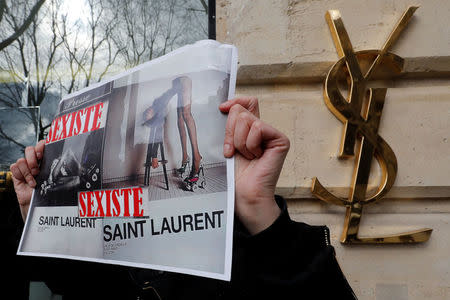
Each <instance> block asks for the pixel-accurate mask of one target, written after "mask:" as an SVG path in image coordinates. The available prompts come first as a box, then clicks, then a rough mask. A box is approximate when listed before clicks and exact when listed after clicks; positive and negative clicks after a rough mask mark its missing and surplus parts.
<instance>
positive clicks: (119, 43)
mask: <svg viewBox="0 0 450 300" xmlns="http://www.w3.org/2000/svg"><path fill="white" fill-rule="evenodd" d="M42 2H43V1H42V0H27V1H14V0H6V2H5V5H6V8H7V9H5V10H4V14H3V18H1V19H0V27H1V28H2V31H1V32H0V108H2V110H1V112H0V114H1V115H0V117H1V119H0V120H1V123H0V132H1V133H2V137H1V140H0V141H1V144H0V147H1V150H2V155H3V154H4V155H3V157H2V158H1V159H2V160H1V163H2V164H9V163H10V162H12V161H14V160H15V159H17V157H20V156H21V155H23V154H22V151H23V150H24V147H25V146H26V145H30V144H34V143H35V141H36V134H37V137H38V138H39V139H43V138H44V137H45V135H46V132H47V130H48V128H49V126H50V124H51V121H52V119H53V116H54V114H55V112H56V108H57V105H58V102H59V99H61V97H63V96H64V95H66V94H68V93H71V92H74V91H76V90H78V89H81V88H83V87H86V86H88V85H90V84H92V83H95V82H98V81H101V80H103V79H106V78H107V77H109V76H111V75H113V74H116V73H118V72H121V71H123V70H125V69H128V68H130V67H133V66H135V65H138V64H140V63H143V62H145V61H148V60H151V59H154V58H156V57H158V56H161V55H164V54H166V53H168V52H170V51H172V50H174V49H176V48H178V47H180V46H183V45H185V44H190V43H193V42H195V41H197V40H201V39H206V38H208V1H206V0H141V1H132V0H126V1H124V0H84V1H73V0H47V1H45V2H43V4H42ZM209 2H214V1H209ZM25 25H26V26H25ZM23 26H25V27H26V29H25V30H24V31H23V32H21V31H20V30H19V29H20V28H23ZM16 33H17V34H16ZM19 33H20V34H19ZM11 37H14V39H13V41H12V42H11V40H10V38H11ZM5 41H9V42H8V43H3V42H5ZM23 107H30V108H27V109H25V108H23ZM35 107H40V111H39V110H38V109H37V108H35ZM13 116H14V117H13Z"/></svg>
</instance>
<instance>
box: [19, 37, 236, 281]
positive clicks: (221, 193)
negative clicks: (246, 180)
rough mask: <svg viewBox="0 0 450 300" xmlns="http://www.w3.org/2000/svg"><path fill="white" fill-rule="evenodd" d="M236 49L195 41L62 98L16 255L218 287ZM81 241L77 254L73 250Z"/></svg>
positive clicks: (229, 222)
mask: <svg viewBox="0 0 450 300" xmlns="http://www.w3.org/2000/svg"><path fill="white" fill-rule="evenodd" d="M236 65H237V53H236V49H235V48H234V47H233V46H230V45H222V44H220V43H218V42H215V41H209V40H208V41H200V42H197V43H195V44H193V45H189V46H185V47H182V48H180V49H178V50H176V51H173V52H172V53H169V54H167V55H165V56H163V57H160V58H158V59H155V60H153V61H150V62H148V63H144V64H142V65H140V66H138V67H135V68H133V69H131V70H129V71H127V72H124V73H121V74H118V75H116V76H114V77H113V78H111V79H109V80H105V81H104V82H100V83H97V84H94V85H93V86H90V87H88V88H85V89H83V90H80V91H78V92H75V93H73V94H71V95H68V96H66V97H65V98H64V99H63V100H62V101H61V102H60V105H59V108H58V113H57V117H56V118H55V119H54V121H53V122H52V125H51V127H50V130H49V134H48V136H47V138H46V146H45V151H44V158H43V160H42V162H41V166H40V168H41V171H40V174H39V176H38V178H37V187H36V189H35V190H34V193H33V197H32V202H31V205H30V211H29V214H28V218H27V220H26V224H25V229H24V232H23V235H22V239H21V242H20V245H19V250H18V254H21V255H35V256H47V257H61V258H69V259H76V260H85V261H95V262H102V263H109V264H118V265H125V266H133V267H141V268H150V269H157V270H165V271H172V272H179V273H186V274H193V275H198V276H205V277H211V278H217V279H222V280H229V279H230V276H231V259H232V257H231V254H232V234H233V232H232V231H233V217H234V180H233V178H234V160H233V159H225V158H224V156H223V150H222V148H223V140H224V134H225V123H226V115H223V114H222V113H220V111H219V109H218V107H219V105H220V103H222V102H224V101H227V100H228V99H230V98H232V97H233V96H234V87H235V81H236ZM81 245H83V246H81Z"/></svg>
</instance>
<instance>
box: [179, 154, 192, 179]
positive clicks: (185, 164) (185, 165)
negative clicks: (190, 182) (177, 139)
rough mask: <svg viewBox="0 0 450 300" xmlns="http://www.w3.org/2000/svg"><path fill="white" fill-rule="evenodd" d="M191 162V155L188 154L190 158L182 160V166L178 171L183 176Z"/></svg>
mask: <svg viewBox="0 0 450 300" xmlns="http://www.w3.org/2000/svg"><path fill="white" fill-rule="evenodd" d="M189 162H190V159H189V156H188V158H187V159H186V160H185V161H183V162H181V168H178V169H177V172H178V173H179V174H180V175H181V176H183V174H184V172H185V171H186V168H187V166H188V165H189Z"/></svg>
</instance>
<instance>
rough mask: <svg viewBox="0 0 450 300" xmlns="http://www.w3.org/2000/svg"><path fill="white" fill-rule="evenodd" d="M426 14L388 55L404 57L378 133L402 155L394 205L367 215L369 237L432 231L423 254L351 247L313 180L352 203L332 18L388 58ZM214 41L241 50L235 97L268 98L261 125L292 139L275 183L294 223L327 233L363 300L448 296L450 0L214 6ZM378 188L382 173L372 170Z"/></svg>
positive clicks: (220, 2) (385, 82) (388, 83)
mask: <svg viewBox="0 0 450 300" xmlns="http://www.w3.org/2000/svg"><path fill="white" fill-rule="evenodd" d="M412 4H414V5H420V8H419V9H418V10H417V11H416V12H415V14H414V17H413V19H412V21H411V23H410V24H409V26H408V28H407V29H406V30H405V31H404V32H403V34H402V36H401V38H400V39H399V40H398V41H397V42H396V43H395V45H394V46H393V48H392V49H391V52H393V53H395V54H397V55H400V56H401V57H402V58H404V59H405V66H404V71H403V73H402V74H401V75H400V76H397V77H395V78H380V79H379V80H377V81H375V82H373V86H381V87H388V92H387V96H386V101H385V106H384V109H383V115H382V119H381V125H380V129H379V134H380V135H381V136H382V137H383V138H384V139H385V140H386V141H387V142H388V143H389V145H390V146H391V147H392V148H393V150H394V152H395V153H396V156H397V160H398V168H399V169H398V174H397V179H396V182H395V185H394V187H393V188H392V190H391V191H390V193H389V194H388V196H387V198H386V199H384V200H382V201H380V202H378V203H375V204H373V205H370V206H367V207H366V208H365V210H364V215H363V218H362V223H361V225H360V234H361V235H381V234H395V233H400V232H405V231H409V230H414V229H419V228H423V227H430V228H433V234H432V236H431V239H430V240H429V241H428V242H427V243H425V244H419V245H382V246H355V245H353V246H343V245H341V244H340V243H339V237H340V234H341V232H342V226H343V221H344V214H345V209H344V208H342V207H336V206H330V205H327V204H325V203H323V202H320V201H319V200H316V199H314V198H313V197H312V195H311V192H310V187H311V180H312V177H314V176H317V177H318V178H319V179H320V181H321V182H322V183H323V184H324V185H325V186H326V187H327V188H330V189H331V190H332V191H333V192H335V193H336V194H338V195H342V196H345V195H346V194H347V190H348V186H349V184H350V178H351V175H352V170H353V160H352V159H350V160H347V161H342V160H338V159H337V155H338V148H339V142H340V138H341V131H342V125H341V123H340V121H338V120H337V119H336V118H335V117H334V116H333V115H332V114H331V113H330V111H329V110H328V109H327V107H326V106H325V104H324V101H323V94H322V93H323V80H324V77H325V75H326V73H327V71H328V69H329V68H330V66H331V65H332V64H333V63H334V62H335V61H336V60H337V59H338V56H337V54H336V50H335V48H334V44H333V42H332V39H331V35H330V32H329V29H328V26H327V24H326V22H325V18H324V15H325V12H326V11H327V10H328V9H339V10H340V12H341V14H342V17H343V21H344V24H345V26H346V29H347V31H348V33H349V35H350V39H351V42H352V44H353V47H354V48H355V50H356V51H358V50H367V49H380V48H381V46H382V45H383V44H384V41H385V40H386V39H387V37H388V35H389V33H390V32H391V30H392V28H393V27H394V25H395V23H396V22H397V20H398V19H399V18H400V16H401V15H402V13H403V12H404V11H405V9H406V8H407V7H408V5H412ZM216 10H217V39H218V40H219V41H221V42H227V43H232V44H234V45H236V46H237V47H238V51H239V70H238V86H237V94H238V95H255V96H257V97H258V98H259V99H260V103H261V113H262V118H263V119H264V120H266V121H267V122H269V123H271V124H272V125H273V126H274V127H276V128H279V129H280V130H282V131H283V132H285V133H286V134H287V135H288V136H289V138H290V139H291V145H292V147H291V151H290V153H289V155H288V158H287V162H286V164H285V166H284V169H283V172H282V176H281V178H280V181H279V184H278V193H280V194H282V195H284V196H285V197H287V198H289V203H288V204H289V210H290V213H291V215H292V216H293V218H294V219H296V220H298V221H304V222H307V223H311V224H327V225H329V227H330V230H331V233H332V243H333V244H334V246H335V247H336V251H337V255H338V258H339V261H340V263H341V266H342V268H343V269H344V271H345V273H346V274H347V277H348V280H349V282H350V284H351V285H352V287H353V288H354V290H355V292H356V294H357V296H358V297H359V298H360V299H377V300H379V299H450V250H449V248H450V234H449V232H450V225H449V221H450V218H449V217H450V26H449V25H448V24H449V20H450V1H446V0H427V1H425V0H416V1H414V3H412V2H411V1H406V0H398V1H392V0H389V1H388V0H380V1H361V0H350V1H337V0H328V1H327V0H315V1H312V0H311V1H306V0H305V1H293V0H291V1H285V0H274V1H265V0H264V1H237V0H228V1H226V0H217V8H216ZM372 169H373V170H374V171H373V175H372V177H371V180H370V183H371V184H370V185H371V188H375V187H376V186H377V185H378V182H379V181H378V180H379V177H380V171H379V167H378V165H377V163H376V162H375V161H374V163H373V167H372Z"/></svg>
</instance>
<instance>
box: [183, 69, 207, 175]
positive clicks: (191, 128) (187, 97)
mask: <svg viewBox="0 0 450 300" xmlns="http://www.w3.org/2000/svg"><path fill="white" fill-rule="evenodd" d="M179 83H180V91H179V93H178V109H177V112H178V129H179V133H180V140H181V148H182V149H183V150H182V152H183V162H184V161H185V160H184V159H185V157H187V151H186V148H187V146H186V144H187V141H186V130H185V128H184V126H185V125H186V129H187V134H188V136H189V140H190V142H191V147H192V149H191V150H192V159H193V161H192V169H191V174H190V177H192V176H193V175H195V174H198V172H199V169H200V161H201V159H202V156H201V155H200V151H199V149H198V141H197V128H196V125H195V120H194V117H193V116H192V112H191V104H192V81H191V79H190V78H189V77H180V78H179Z"/></svg>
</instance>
